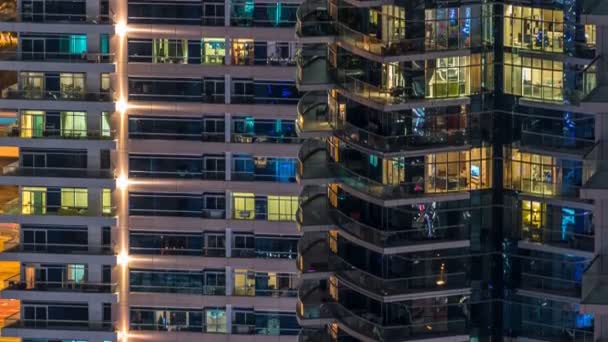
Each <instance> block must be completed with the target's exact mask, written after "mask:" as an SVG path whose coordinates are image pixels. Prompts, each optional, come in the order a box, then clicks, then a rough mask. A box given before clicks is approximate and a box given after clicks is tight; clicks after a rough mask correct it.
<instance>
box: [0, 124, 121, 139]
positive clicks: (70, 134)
mask: <svg viewBox="0 0 608 342" xmlns="http://www.w3.org/2000/svg"><path fill="white" fill-rule="evenodd" d="M114 136H115V131H114V130H102V131H97V130H87V129H82V130H66V129H50V128H44V129H33V128H20V127H19V126H17V125H11V126H0V137H11V138H24V139H75V140H110V139H113V138H114Z"/></svg>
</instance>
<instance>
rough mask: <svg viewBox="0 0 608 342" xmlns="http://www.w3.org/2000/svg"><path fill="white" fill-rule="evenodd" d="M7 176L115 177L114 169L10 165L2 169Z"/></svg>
mask: <svg viewBox="0 0 608 342" xmlns="http://www.w3.org/2000/svg"><path fill="white" fill-rule="evenodd" d="M0 175H1V176H5V177H11V176H14V177H61V178H97V179H113V178H114V170H109V169H108V170H103V169H102V170H93V169H77V168H73V169H72V168H38V167H22V166H18V165H17V166H15V165H9V166H5V167H3V168H2V169H1V173H0Z"/></svg>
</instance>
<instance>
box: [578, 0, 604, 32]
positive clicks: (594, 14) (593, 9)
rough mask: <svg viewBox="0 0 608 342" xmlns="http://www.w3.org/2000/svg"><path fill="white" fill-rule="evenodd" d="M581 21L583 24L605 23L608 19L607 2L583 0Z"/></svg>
mask: <svg viewBox="0 0 608 342" xmlns="http://www.w3.org/2000/svg"><path fill="white" fill-rule="evenodd" d="M581 14H582V15H581V21H582V22H583V23H585V24H592V25H600V26H602V25H605V24H606V20H607V19H608V3H606V1H603V0H584V1H583V10H582V13H581Z"/></svg>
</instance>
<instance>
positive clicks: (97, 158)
mask: <svg viewBox="0 0 608 342" xmlns="http://www.w3.org/2000/svg"><path fill="white" fill-rule="evenodd" d="M87 168H88V169H89V170H99V169H100V168H101V150H99V149H91V150H87Z"/></svg>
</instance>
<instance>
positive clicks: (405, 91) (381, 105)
mask: <svg viewBox="0 0 608 342" xmlns="http://www.w3.org/2000/svg"><path fill="white" fill-rule="evenodd" d="M353 74H354V72H348V73H346V72H345V71H343V70H338V71H337V75H338V82H337V83H338V85H339V87H340V90H341V92H342V93H343V94H344V95H345V96H347V97H351V98H352V99H353V100H355V101H357V102H359V103H362V104H365V105H368V106H370V107H372V108H374V109H376V110H381V111H394V110H404V109H412V108H417V107H438V106H451V105H462V104H467V103H469V102H470V99H469V97H468V96H469V95H467V94H462V95H454V96H450V97H441V98H426V97H425V87H424V85H423V84H421V83H419V82H414V83H413V84H412V86H410V87H400V86H396V87H384V86H376V85H372V84H369V83H366V82H364V81H361V80H359V79H357V78H355V77H354V76H352V75H353ZM437 86H439V85H436V87H437Z"/></svg>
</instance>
